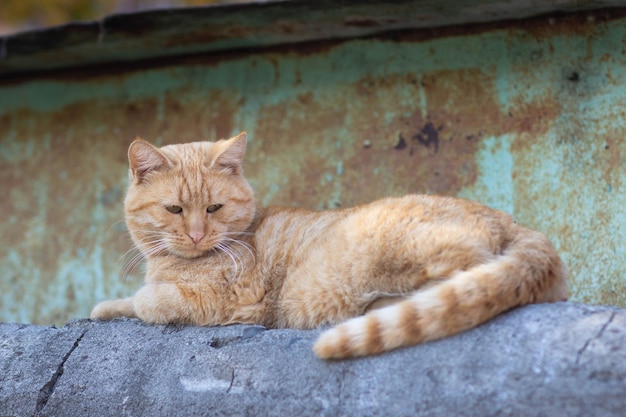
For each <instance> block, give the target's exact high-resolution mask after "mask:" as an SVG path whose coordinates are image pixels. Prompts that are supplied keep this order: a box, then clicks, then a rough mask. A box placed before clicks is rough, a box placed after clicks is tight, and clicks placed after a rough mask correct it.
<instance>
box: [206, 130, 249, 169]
mask: <svg viewBox="0 0 626 417" xmlns="http://www.w3.org/2000/svg"><path fill="white" fill-rule="evenodd" d="M246 137H247V135H246V132H241V133H240V134H239V135H237V136H235V137H234V138H230V139H228V140H226V141H223V142H218V144H217V145H218V146H219V148H218V152H219V153H218V155H217V157H216V158H215V160H214V162H213V167H215V168H218V169H221V170H225V171H229V172H230V173H232V174H239V173H240V172H241V166H242V164H243V156H244V154H245V153H246Z"/></svg>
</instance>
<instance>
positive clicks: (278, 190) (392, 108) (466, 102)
mask: <svg viewBox="0 0 626 417" xmlns="http://www.w3.org/2000/svg"><path fill="white" fill-rule="evenodd" d="M625 44H626V19H623V18H618V19H614V20H608V21H596V20H593V19H587V20H583V21H581V20H580V19H578V18H576V19H572V18H567V17H564V18H545V19H541V18H539V19H534V20H532V21H524V22H519V23H511V24H509V25H500V26H498V27H494V26H485V27H483V28H480V27H476V26H473V27H472V28H471V30H468V31H467V33H463V32H462V31H459V30H456V31H450V32H446V31H442V32H441V36H439V37H428V38H427V39H426V38H425V37H424V36H420V32H417V31H414V32H405V33H403V34H395V35H393V36H382V37H377V38H368V39H354V40H345V41H341V42H334V43H320V44H318V45H308V46H306V47H299V46H297V45H294V46H291V47H288V46H287V47H276V48H272V49H267V50H264V51H254V52H249V53H237V54H225V55H219V54H213V55H207V56H198V57H193V58H189V59H187V60H184V59H183V60H181V59H179V60H175V61H173V62H172V63H171V64H168V62H167V60H163V61H161V62H160V63H159V65H158V66H157V65H153V66H151V67H150V68H144V69H131V68H128V69H123V70H120V69H119V68H117V69H116V70H115V71H113V70H112V71H107V70H101V71H95V72H93V71H92V72H89V73H86V74H85V75H83V76H80V77H78V76H77V75H76V72H75V71H74V72H72V73H68V74H64V73H62V72H59V73H55V75H54V76H53V75H50V76H49V77H37V78H33V79H28V78H24V79H22V80H20V81H12V82H2V80H0V160H1V163H0V184H1V185H0V187H1V188H0V190H1V192H2V195H3V196H4V198H2V199H0V207H1V209H2V213H3V214H4V216H3V219H4V220H3V222H2V223H1V224H0V242H1V244H2V247H3V248H4V249H3V250H2V251H0V289H1V293H0V303H1V304H0V321H20V322H33V323H51V322H55V323H61V322H63V321H65V320H66V319H68V318H71V317H84V316H87V315H88V313H89V311H90V309H91V307H92V306H93V305H94V304H95V303H96V302H97V301H99V300H102V299H104V298H110V297H118V296H127V295H130V294H132V293H133V292H134V290H136V289H137V288H138V287H139V286H140V285H141V270H140V268H138V269H137V270H135V271H134V272H128V271H124V269H125V265H126V264H127V263H128V262H129V260H130V259H131V258H132V256H133V252H128V253H127V250H129V249H130V241H129V239H128V238H127V236H126V234H125V230H124V225H123V221H122V200H123V195H124V189H125V186H126V175H127V173H126V169H127V167H126V148H127V146H128V144H129V143H130V142H131V141H132V139H133V138H134V137H135V136H136V135H140V136H142V137H143V138H145V139H148V140H150V141H153V142H155V143H157V144H164V143H170V142H179V141H190V140H199V139H218V138H222V137H229V136H230V135H233V134H235V133H237V132H239V131H241V130H246V131H247V132H248V133H249V137H250V139H251V142H250V146H249V149H248V155H247V165H246V167H245V168H246V173H247V175H248V177H250V178H251V183H252V185H253V187H254V188H255V190H256V192H257V198H258V200H259V202H260V203H263V204H295V205H300V206H306V207H310V208H316V209H322V208H334V207H338V206H349V205H353V204H358V203H361V202H365V201H369V200H372V199H375V198H378V197H382V196H387V195H399V194H404V193H439V194H452V195H460V196H464V197H468V198H472V199H476V200H480V201H482V202H484V203H487V204H489V205H491V206H493V207H496V208H500V209H503V210H506V211H508V212H511V213H512V214H514V216H515V217H516V218H517V220H518V221H519V222H520V223H523V224H526V225H528V226H531V227H533V228H536V229H538V230H541V231H543V232H545V233H546V234H547V235H548V236H549V237H550V239H551V240H552V241H553V242H554V244H555V246H556V247H557V248H558V250H559V251H560V253H561V254H562V256H563V259H564V260H565V262H566V264H567V265H568V266H569V269H570V272H571V276H572V299H574V300H577V301H583V302H588V303H594V304H614V305H619V306H622V307H625V306H626V292H625V288H626V280H625V277H626V264H625V263H624V254H625V252H626V218H625V216H624V214H623V213H624V207H626V192H625V189H624V184H623V182H624V180H626V160H625V159H624V157H623V152H624V149H623V148H624V147H625V146H626V143H625V140H624V137H625V133H626V125H625V124H624V114H625V112H626V47H625Z"/></svg>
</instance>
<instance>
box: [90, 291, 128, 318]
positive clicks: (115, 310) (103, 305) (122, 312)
mask: <svg viewBox="0 0 626 417" xmlns="http://www.w3.org/2000/svg"><path fill="white" fill-rule="evenodd" d="M89 317H90V318H91V319H94V320H111V319H114V318H116V317H130V318H135V317H137V314H136V313H135V309H134V307H133V297H128V298H122V299H120V300H106V301H102V302H100V303H98V304H97V305H96V306H95V307H94V308H93V310H91V314H90V316H89Z"/></svg>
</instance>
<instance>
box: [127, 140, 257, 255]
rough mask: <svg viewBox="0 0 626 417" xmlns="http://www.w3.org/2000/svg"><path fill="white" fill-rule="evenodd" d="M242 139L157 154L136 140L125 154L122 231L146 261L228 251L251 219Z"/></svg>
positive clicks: (251, 198)
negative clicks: (126, 172)
mask: <svg viewBox="0 0 626 417" xmlns="http://www.w3.org/2000/svg"><path fill="white" fill-rule="evenodd" d="M245 149H246V134H245V132H244V133H241V134H239V135H238V136H235V137H233V138H231V139H228V140H220V141H217V142H193V143H185V144H178V145H168V146H163V147H161V148H157V147H155V146H153V145H151V144H149V143H148V142H146V141H144V140H142V139H140V138H138V139H137V140H135V141H134V142H133V143H132V144H131V145H130V147H129V149H128V160H129V163H130V170H129V187H128V193H127V195H126V200H125V203H124V206H125V216H126V217H125V218H126V225H127V227H128V230H129V231H130V234H131V236H132V238H133V240H134V242H135V244H136V245H137V247H138V248H139V249H140V250H141V251H142V252H143V253H144V255H146V256H147V257H150V256H154V255H160V254H164V253H167V254H173V255H176V256H180V257H184V258H196V257H199V256H202V255H204V254H206V253H208V252H209V251H211V250H213V249H216V248H219V247H220V246H223V245H228V242H230V241H231V240H230V239H233V238H236V237H237V234H239V233H241V232H244V231H245V230H246V229H247V228H248V227H249V226H250V224H251V222H252V220H253V218H254V214H255V205H254V194H253V192H252V188H251V187H250V185H249V184H248V182H247V181H246V180H245V178H244V177H243V169H242V161H243V156H244V153H245Z"/></svg>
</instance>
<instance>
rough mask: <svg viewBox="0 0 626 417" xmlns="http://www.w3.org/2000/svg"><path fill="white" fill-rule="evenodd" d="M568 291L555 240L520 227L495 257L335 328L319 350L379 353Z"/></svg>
mask: <svg viewBox="0 0 626 417" xmlns="http://www.w3.org/2000/svg"><path fill="white" fill-rule="evenodd" d="M567 295H568V289H567V273H566V270H565V267H564V266H563V264H562V262H561V260H560V259H559V256H558V255H557V253H556V251H555V250H554V248H553V247H552V245H551V244H550V242H549V241H548V240H547V239H546V237H545V236H544V235H543V234H541V233H538V232H534V231H532V230H529V229H525V228H522V227H520V228H519V229H518V233H517V234H516V236H515V238H514V239H513V240H512V241H511V243H510V244H509V245H508V246H507V247H506V248H505V250H504V251H503V253H502V254H501V255H497V256H495V258H494V259H493V261H490V262H488V263H484V264H481V265H478V266H475V267H473V268H470V269H468V270H466V271H459V272H456V273H455V274H454V275H453V276H451V277H450V278H449V279H447V280H445V281H443V282H441V283H439V284H437V285H434V286H431V287H429V288H427V289H423V290H418V291H415V292H414V293H412V294H410V295H409V296H408V297H407V298H406V299H404V300H402V301H400V302H398V303H396V304H393V305H391V306H388V307H385V308H381V309H378V310H372V311H370V312H369V313H367V314H366V315H364V316H360V317H356V318H353V319H350V320H348V321H346V322H344V323H342V324H340V325H338V326H336V327H333V328H331V329H329V330H327V331H325V332H324V333H322V335H321V336H320V338H319V339H318V341H317V342H316V343H315V346H314V347H313V350H314V351H315V353H316V354H317V355H318V356H319V357H321V358H325V359H339V358H346V357H354V356H366V355H372V354H377V353H380V352H384V351H387V350H391V349H395V348H397V347H401V346H408V345H415V344H418V343H421V342H426V341H429V340H435V339H440V338H443V337H446V336H450V335H453V334H455V333H459V332H462V331H464V330H468V329H471V328H472V327H475V326H477V325H479V324H481V323H484V322H485V321H487V320H489V319H491V318H493V317H495V316H496V315H498V314H500V313H502V312H504V311H506V310H509V309H511V308H513V307H517V306H522V305H525V304H529V303H543V302H555V301H563V300H566V299H567Z"/></svg>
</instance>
